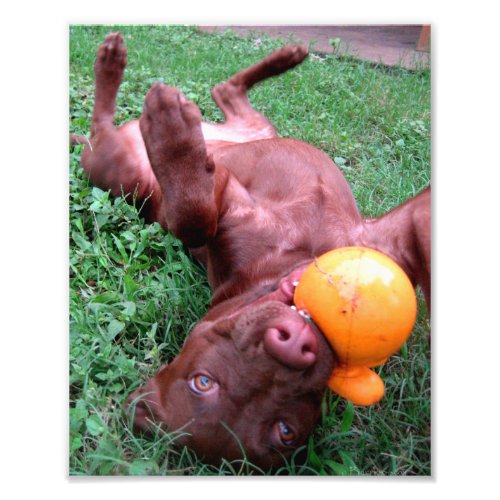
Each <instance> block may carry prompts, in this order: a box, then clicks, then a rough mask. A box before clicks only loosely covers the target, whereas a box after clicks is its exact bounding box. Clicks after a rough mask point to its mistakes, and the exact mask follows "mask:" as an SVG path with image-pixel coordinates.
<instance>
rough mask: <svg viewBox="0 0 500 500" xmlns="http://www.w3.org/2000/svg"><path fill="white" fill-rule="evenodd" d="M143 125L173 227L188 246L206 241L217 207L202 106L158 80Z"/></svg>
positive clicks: (147, 102) (214, 228)
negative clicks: (202, 128)
mask: <svg viewBox="0 0 500 500" xmlns="http://www.w3.org/2000/svg"><path fill="white" fill-rule="evenodd" d="M140 129H141V133H142V136H143V138H144V142H145V144H146V149H147V152H148V156H149V161H150V163H151V166H152V168H153V171H154V173H155V176H156V178H157V180H158V183H159V185H160V189H161V191H162V195H163V206H164V210H165V212H166V219H167V225H168V228H169V230H170V231H171V232H172V234H173V235H174V236H176V237H177V238H179V239H180V240H181V241H182V242H183V243H184V244H185V245H187V246H188V247H191V248H193V247H198V246H201V245H204V244H205V243H206V242H207V240H208V239H210V238H211V237H213V236H214V235H215V233H216V231H217V219H218V209H217V206H216V202H215V195H214V185H215V179H214V177H215V176H214V165H213V163H212V162H210V161H209V160H208V158H207V151H206V147H205V141H204V139H203V135H202V131H201V115H200V111H199V109H198V107H197V106H196V105H195V104H194V103H192V102H190V101H188V100H187V99H186V98H185V97H184V96H183V95H182V93H181V92H180V91H179V90H178V89H176V88H174V87H167V86H165V85H163V84H160V83H157V84H155V85H153V87H152V88H151V90H150V91H149V92H148V94H147V95H146V99H145V103H144V112H143V114H142V116H141V118H140Z"/></svg>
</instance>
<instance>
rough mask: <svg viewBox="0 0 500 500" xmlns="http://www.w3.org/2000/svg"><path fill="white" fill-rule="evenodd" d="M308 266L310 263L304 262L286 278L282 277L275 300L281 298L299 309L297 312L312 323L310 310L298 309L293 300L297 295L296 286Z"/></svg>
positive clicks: (293, 307) (295, 308)
mask: <svg viewBox="0 0 500 500" xmlns="http://www.w3.org/2000/svg"><path fill="white" fill-rule="evenodd" d="M307 266H308V264H304V265H302V266H300V267H298V268H297V269H294V270H293V271H292V272H291V273H290V274H288V275H287V276H285V277H284V278H281V280H280V282H279V285H278V289H277V297H276V298H275V299H274V300H279V301H280V302H283V303H284V304H286V305H288V306H290V308H291V309H293V310H294V311H297V313H298V314H299V315H300V316H302V317H303V318H304V319H305V320H306V321H308V322H310V323H312V319H311V316H310V315H309V314H308V312H307V311H305V310H301V309H297V307H296V306H295V304H294V301H293V298H294V295H295V288H296V287H297V285H298V284H299V280H300V278H301V277H302V275H303V274H304V271H305V270H306V268H307ZM280 295H281V297H280ZM280 299H281V300H280Z"/></svg>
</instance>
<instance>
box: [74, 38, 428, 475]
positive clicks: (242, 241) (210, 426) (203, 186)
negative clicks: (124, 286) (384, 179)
mask: <svg viewBox="0 0 500 500" xmlns="http://www.w3.org/2000/svg"><path fill="white" fill-rule="evenodd" d="M306 55H307V50H306V49H305V48H304V47H302V46H298V45H295V46H287V47H284V48H282V49H281V50H278V51H277V52H274V53H272V54H271V55H269V56H268V57H266V58H265V59H264V60H263V61H261V62H260V63H258V64H256V65H254V66H252V67H250V68H248V69H246V70H243V71H241V72H239V73H237V74H236V75H235V76H233V77H232V78H231V79H230V80H228V81H227V82H225V83H223V84H221V85H220V86H218V87H215V88H214V89H213V91H212V95H213V98H214V100H215V101H216V103H217V104H218V106H219V107H220V108H221V110H222V111H223V113H224V115H225V118H226V121H225V123H223V124H217V125H215V124H208V123H204V122H202V121H201V117H200V112H199V110H198V108H197V107H196V105H195V104H193V103H192V102H189V101H187V100H186V99H185V98H184V96H183V95H182V94H181V93H180V92H179V91H178V90H177V89H175V88H172V87H166V86H164V85H162V84H155V85H154V86H153V87H152V88H151V90H150V91H149V92H148V94H147V96H146V99H145V104H144V112H143V114H142V116H141V118H140V120H138V121H137V120H136V121H132V122H129V123H126V124H125V125H123V126H121V127H119V128H115V126H114V124H113V120H114V113H115V100H116V95H117V92H118V87H119V85H120V83H121V80H122V76H123V71H124V68H125V64H126V49H125V46H124V44H123V39H122V37H121V36H120V35H119V34H112V35H108V36H107V37H106V40H105V41H104V43H103V44H102V45H101V47H100V48H99V51H98V54H97V60H96V64H95V76H96V82H95V83H96V89H95V107H94V112H93V116H92V127H91V147H86V148H85V149H84V150H83V152H82V164H83V167H84V169H85V171H86V172H87V174H88V175H89V177H90V179H91V181H92V182H93V183H94V184H96V185H98V186H99V187H101V188H103V189H106V190H107V189H111V191H112V193H113V194H114V195H120V194H122V193H123V192H124V193H133V192H136V195H137V198H138V199H139V200H146V199H147V202H146V205H145V210H146V212H145V214H146V217H147V219H148V220H150V221H158V222H159V223H160V224H161V225H162V226H163V227H164V228H165V229H166V230H169V231H171V232H172V233H173V234H174V235H175V236H176V237H178V238H179V239H180V240H181V241H182V242H183V243H184V244H185V245H186V246H188V247H190V248H192V249H193V253H194V254H195V255H196V257H197V258H199V259H200V261H201V262H203V263H204V264H205V266H206V268H207V272H208V277H209V281H210V284H211V286H212V288H213V300H212V307H211V309H210V311H209V312H208V314H207V315H206V316H205V317H204V318H202V319H201V321H200V322H199V323H198V324H197V326H196V327H195V328H194V330H193V331H192V333H191V334H190V336H189V338H188V340H187V341H186V343H185V345H184V347H183V349H182V351H181V353H180V354H179V355H178V356H177V357H176V358H175V359H174V360H173V361H171V362H170V363H168V364H167V365H165V366H164V367H162V368H161V369H160V371H159V372H158V374H157V375H156V376H155V377H154V378H153V379H152V380H150V381H149V382H148V383H147V384H146V385H145V386H144V387H143V388H142V389H140V390H139V391H136V392H135V393H134V394H132V395H131V397H130V398H129V402H128V403H129V404H130V406H131V407H132V408H133V409H135V424H136V426H137V427H139V428H142V429H147V428H149V427H150V426H154V425H161V426H162V427H164V428H165V429H168V430H169V431H180V433H181V436H180V437H179V439H178V442H180V443H181V444H186V445H188V446H190V447H192V448H194V449H195V450H196V451H197V452H198V453H199V454H200V455H202V456H204V457H205V459H206V460H208V461H217V460H218V459H220V458H221V457H224V458H226V459H229V460H231V459H234V458H238V457H241V456H242V455H243V454H245V455H246V456H247V457H248V459H249V460H250V461H252V462H253V463H256V464H258V465H260V466H262V467H269V466H272V465H274V464H277V463H279V462H281V461H282V460H283V457H287V456H290V455H291V453H292V452H293V451H294V450H295V449H296V448H297V447H298V446H300V445H302V444H303V443H304V441H305V439H306V437H307V435H308V433H309V432H310V431H311V429H312V428H313V426H314V424H315V422H316V419H317V417H318V414H319V408H320V402H321V398H322V394H323V389H324V386H325V383H326V380H327V379H328V377H329V375H330V373H331V371H332V367H333V364H334V355H333V353H332V351H331V349H330V347H329V345H328V344H327V343H326V342H325V340H324V338H323V336H322V335H321V333H320V332H319V331H318V330H317V328H316V327H315V326H314V325H313V324H311V323H309V322H307V321H306V320H305V319H304V318H303V317H302V316H300V315H299V314H298V313H297V312H296V311H294V310H293V309H291V307H290V306H291V305H292V296H293V289H294V285H293V283H294V282H295V281H297V280H298V279H299V278H300V276H301V273H302V272H303V270H304V268H305V267H306V266H307V265H308V264H309V263H310V262H311V261H312V260H313V259H314V258H315V257H316V256H319V255H321V254H322V253H324V252H326V251H328V250H331V249H333V248H337V247H343V246H350V245H364V246H368V247H372V248H375V249H377V250H379V251H381V252H383V253H385V254H387V255H388V256H390V257H391V258H392V259H394V260H395V261H396V262H398V263H399V264H400V266H401V267H402V268H403V269H404V270H405V271H406V273H407V274H408V276H409V278H410V279H411V281H412V282H413V284H414V285H420V286H421V288H422V289H423V291H424V294H425V298H426V301H427V304H428V306H429V307H430V188H427V189H426V190H425V191H423V192H422V193H420V194H419V195H418V196H416V197H415V198H413V199H411V200H409V201H407V202H406V203H404V204H403V205H401V206H400V207H398V208H396V209H395V210H393V211H391V212H390V213H388V214H387V215H385V216H383V217H381V218H378V219H371V220H363V219H362V217H361V215H360V214H359V211H358V208H357V206H356V202H355V200H354V198H353V196H352V193H351V190H350V188H349V186H348V184H347V182H346V181H345V179H344V177H343V176H342V174H341V173H340V171H339V169H338V168H337V167H336V166H335V164H334V163H333V162H332V161H331V160H330V158H329V157H328V156H326V155H325V154H323V153H322V152H321V151H319V150H317V149H315V148H314V147H312V146H310V145H308V144H305V143H303V142H300V141H297V140H292V139H280V138H278V137H277V134H276V131H275V129H274V127H273V126H272V125H271V123H270V122H269V121H268V120H267V119H266V118H265V117H264V116H262V115H261V114H260V113H258V112H257V111H256V110H254V109H253V108H252V107H251V106H250V104H249V102H248V100H247V91H248V90H249V89H250V88H251V87H252V86H253V85H254V84H255V83H257V82H259V81H261V80H263V79H265V78H268V77H270V76H273V75H278V74H280V73H283V72H285V71H287V70H288V69H290V68H293V67H294V66H295V65H297V64H299V63H300V62H301V61H302V60H303V59H304V58H305V57H306Z"/></svg>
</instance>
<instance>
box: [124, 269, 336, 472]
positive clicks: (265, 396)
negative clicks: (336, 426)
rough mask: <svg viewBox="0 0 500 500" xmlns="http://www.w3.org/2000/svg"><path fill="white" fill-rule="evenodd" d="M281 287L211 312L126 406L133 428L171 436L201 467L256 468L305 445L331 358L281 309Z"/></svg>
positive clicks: (285, 302)
mask: <svg viewBox="0 0 500 500" xmlns="http://www.w3.org/2000/svg"><path fill="white" fill-rule="evenodd" d="M292 296H293V292H291V291H290V280H289V279H288V280H281V282H280V284H279V286H278V289H277V290H276V291H275V292H272V293H267V294H264V296H262V297H260V298H259V299H257V300H253V301H251V303H250V304H246V305H244V306H241V304H240V305H239V307H235V309H236V310H235V309H234V308H233V307H231V306H230V307H226V306H224V305H221V306H222V307H219V308H216V311H214V312H212V313H209V314H208V315H207V316H206V317H205V319H204V320H202V321H201V322H200V323H199V324H198V325H197V326H196V327H195V328H194V330H193V331H192V332H191V334H190V336H189V337H188V339H187V341H186V343H185V345H184V347H183V349H182V351H181V352H180V354H179V355H178V356H177V357H176V358H175V359H174V360H173V361H172V362H171V363H169V364H167V365H165V366H163V367H162V368H161V369H160V370H159V372H158V373H157V375H156V376H155V377H154V378H153V379H151V380H150V381H149V382H148V383H147V384H146V385H145V386H143V387H142V388H141V389H139V390H138V391H136V392H135V393H133V394H132V395H131V396H130V398H129V400H128V404H130V405H131V407H132V408H135V419H134V423H135V426H136V427H138V428H140V429H143V430H148V429H151V428H154V427H157V426H158V425H159V426H160V427H162V428H165V429H166V430H168V431H177V432H178V433H179V437H178V441H177V442H178V443H179V444H181V445H184V444H185V445H187V446H188V447H190V448H192V449H194V450H195V451H196V452H197V453H199V454H200V455H201V456H203V457H204V458H205V459H206V460H207V461H209V462H217V461H219V460H220V459H221V458H226V459H228V460H233V459H237V458H241V457H243V456H246V457H247V458H248V460H249V461H250V462H252V463H254V464H256V465H259V466H261V467H265V468H267V467H270V466H273V465H277V464H279V463H281V462H282V461H283V458H284V457H289V456H290V455H291V454H292V453H293V452H294V451H295V450H296V449H297V448H298V447H299V446H301V445H303V444H304V443H305V442H306V439H307V436H308V434H309V433H310V431H311V430H312V429H313V427H314V425H315V423H316V421H317V418H318V416H319V413H320V407H321V399H322V395H323V390H324V387H325V383H326V381H327V379H328V377H329V376H330V374H331V372H332V368H333V363H334V357H333V353H332V350H331V348H330V346H329V345H328V343H327V342H326V341H325V340H324V338H323V335H322V334H321V333H320V332H319V330H318V329H317V328H316V327H315V326H314V325H313V324H312V323H310V322H309V321H307V319H305V318H304V317H302V316H301V315H300V314H299V313H298V312H297V311H295V310H294V309H292V308H291V307H290V305H291V303H292Z"/></svg>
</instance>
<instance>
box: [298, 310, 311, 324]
mask: <svg viewBox="0 0 500 500" xmlns="http://www.w3.org/2000/svg"><path fill="white" fill-rule="evenodd" d="M297 312H298V313H299V314H300V315H301V316H302V317H303V318H304V319H305V320H306V321H309V323H312V318H311V315H310V314H309V313H308V312H307V311H304V310H303V309H300V310H299V311H297Z"/></svg>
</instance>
